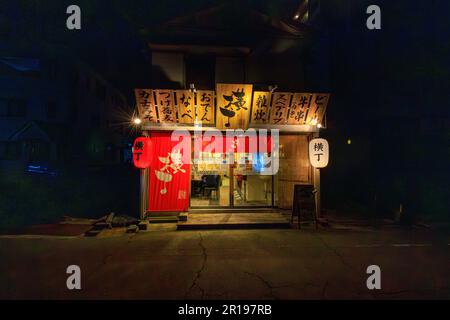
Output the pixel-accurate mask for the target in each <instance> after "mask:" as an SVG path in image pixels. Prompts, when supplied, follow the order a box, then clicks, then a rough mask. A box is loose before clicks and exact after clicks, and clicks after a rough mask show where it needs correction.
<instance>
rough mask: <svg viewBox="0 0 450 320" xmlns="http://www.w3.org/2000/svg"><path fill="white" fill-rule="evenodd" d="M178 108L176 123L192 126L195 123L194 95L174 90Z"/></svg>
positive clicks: (190, 92)
mask: <svg viewBox="0 0 450 320" xmlns="http://www.w3.org/2000/svg"><path fill="white" fill-rule="evenodd" d="M175 94H176V101H177V106H178V123H184V124H193V123H194V121H195V108H194V106H195V102H194V93H193V92H192V91H190V90H175Z"/></svg>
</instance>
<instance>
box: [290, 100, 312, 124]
mask: <svg viewBox="0 0 450 320" xmlns="http://www.w3.org/2000/svg"><path fill="white" fill-rule="evenodd" d="M312 97H313V94H311V93H295V94H294V95H293V96H292V103H291V107H290V108H289V114H288V122H287V123H288V124H305V123H306V115H307V114H308V109H309V107H310V103H311V100H312Z"/></svg>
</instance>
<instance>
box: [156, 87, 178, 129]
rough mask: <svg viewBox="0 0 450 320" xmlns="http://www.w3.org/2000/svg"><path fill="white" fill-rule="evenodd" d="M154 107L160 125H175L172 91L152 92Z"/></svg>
mask: <svg viewBox="0 0 450 320" xmlns="http://www.w3.org/2000/svg"><path fill="white" fill-rule="evenodd" d="M154 92H155V99H156V100H155V105H156V107H157V110H158V120H159V122H160V123H176V121H177V118H176V113H175V103H174V100H173V91H172V90H154Z"/></svg>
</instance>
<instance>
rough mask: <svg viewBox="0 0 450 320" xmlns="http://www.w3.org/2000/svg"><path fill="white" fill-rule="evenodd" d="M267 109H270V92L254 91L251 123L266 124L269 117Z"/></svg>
mask: <svg viewBox="0 0 450 320" xmlns="http://www.w3.org/2000/svg"><path fill="white" fill-rule="evenodd" d="M269 107H270V92H268V91H254V92H253V103H252V119H251V123H255V124H265V123H268V122H269V116H270V109H269Z"/></svg>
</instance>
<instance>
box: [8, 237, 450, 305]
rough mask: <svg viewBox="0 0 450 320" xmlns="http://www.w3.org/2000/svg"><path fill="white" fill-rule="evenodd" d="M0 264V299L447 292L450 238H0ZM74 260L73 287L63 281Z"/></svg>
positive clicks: (439, 295) (430, 295)
mask: <svg viewBox="0 0 450 320" xmlns="http://www.w3.org/2000/svg"><path fill="white" fill-rule="evenodd" d="M0 262H1V263H0V298H1V299H18V298H20V299H54V298H56V299H67V298H68V299H80V298H81V299H91V298H100V299H105V298H106V299H108V298H115V299H141V298H144V299H422V298H425V299H449V298H450V273H449V270H450V268H449V267H450V236H448V235H443V234H440V233H437V232H431V231H429V230H425V229H417V230H399V229H389V230H386V229H383V230H359V231H355V230H321V231H314V230H217V231H201V232H199V231H149V232H141V233H138V234H135V235H129V234H126V235H120V236H115V237H110V238H81V237H80V238H78V237H75V238H70V237H67V238H62V237H0ZM73 264H75V265H78V266H80V268H81V286H82V289H81V290H68V289H67V287H66V279H67V277H68V276H69V275H67V274H66V268H67V267H68V266H69V265H73ZM373 264H375V265H378V266H379V267H380V268H381V289H380V290H368V289H367V286H366V279H367V277H368V276H369V275H368V274H366V268H367V267H368V266H369V265H373Z"/></svg>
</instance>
